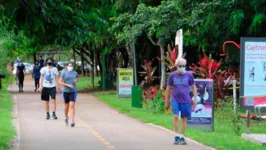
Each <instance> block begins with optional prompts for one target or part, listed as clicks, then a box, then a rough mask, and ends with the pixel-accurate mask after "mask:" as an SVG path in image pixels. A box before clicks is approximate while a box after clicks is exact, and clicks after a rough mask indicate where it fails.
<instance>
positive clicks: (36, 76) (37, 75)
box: [32, 61, 41, 92]
mask: <svg viewBox="0 0 266 150" xmlns="http://www.w3.org/2000/svg"><path fill="white" fill-rule="evenodd" d="M40 70H41V68H40V66H39V62H38V61H37V62H36V64H35V65H34V68H33V73H32V77H33V78H34V81H35V90H34V91H35V92H36V91H37V89H38V88H39V85H40V83H39V81H40V77H41V73H40Z"/></svg>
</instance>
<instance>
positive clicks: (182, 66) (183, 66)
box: [178, 65, 186, 68]
mask: <svg viewBox="0 0 266 150" xmlns="http://www.w3.org/2000/svg"><path fill="white" fill-rule="evenodd" d="M185 67H186V66H185V65H180V66H178V68H185Z"/></svg>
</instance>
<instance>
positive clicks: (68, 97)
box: [62, 91, 78, 104]
mask: <svg viewBox="0 0 266 150" xmlns="http://www.w3.org/2000/svg"><path fill="white" fill-rule="evenodd" d="M77 95H78V92H77V91H75V92H62V97H63V100H64V102H65V103H66V104H67V103H69V102H76V100H77Z"/></svg>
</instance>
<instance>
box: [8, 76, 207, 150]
mask: <svg viewBox="0 0 266 150" xmlns="http://www.w3.org/2000/svg"><path fill="white" fill-rule="evenodd" d="M33 85H34V83H33V80H29V79H27V80H26V81H25V88H24V93H18V89H17V87H16V85H12V86H11V87H10V88H9V90H10V91H11V92H12V93H13V98H14V101H15V103H16V105H15V115H16V114H17V117H18V119H17V121H18V122H17V128H18V131H19V134H18V137H17V140H16V142H15V147H14V149H20V150H61V149H62V150H73V149H75V150H82V149H84V150H85V149H86V150H88V149H89V150H109V149H115V150H176V149H182V150H206V149H208V148H207V147H205V146H203V145H200V144H197V143H194V142H191V141H188V145H186V146H184V145H173V134H172V133H170V132H167V131H165V130H162V129H159V128H156V127H153V126H150V125H148V124H145V123H141V122H139V121H137V120H135V119H132V118H130V117H128V116H126V115H123V114H120V113H119V112H117V111H115V110H113V109H111V108H110V107H108V106H107V105H106V104H105V103H103V102H102V101H99V100H97V99H96V98H95V97H93V96H91V95H89V94H79V95H78V100H77V105H76V117H77V118H76V126H75V127H74V128H71V127H69V126H65V124H64V113H63V111H64V110H63V108H64V106H63V102H62V97H61V94H59V93H58V94H57V116H58V119H57V120H52V119H51V120H46V119H45V117H46V114H45V111H44V105H43V103H42V102H41V100H40V93H35V92H34V86H33ZM169 123H171V122H169Z"/></svg>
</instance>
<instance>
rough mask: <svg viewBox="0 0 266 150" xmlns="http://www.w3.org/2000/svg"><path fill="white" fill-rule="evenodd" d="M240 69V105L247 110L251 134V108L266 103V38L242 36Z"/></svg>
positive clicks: (248, 127)
mask: <svg viewBox="0 0 266 150" xmlns="http://www.w3.org/2000/svg"><path fill="white" fill-rule="evenodd" d="M240 70H241V72H240V79H241V80H240V85H241V87H240V97H241V99H240V107H241V109H246V110H247V134H250V110H251V109H254V106H256V105H261V104H266V38H254V37H242V38H241V59H240Z"/></svg>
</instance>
